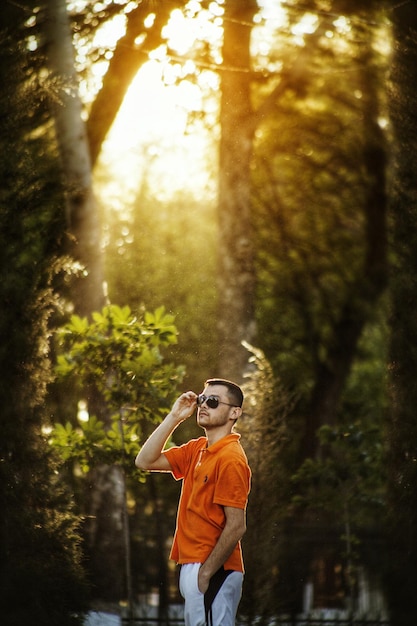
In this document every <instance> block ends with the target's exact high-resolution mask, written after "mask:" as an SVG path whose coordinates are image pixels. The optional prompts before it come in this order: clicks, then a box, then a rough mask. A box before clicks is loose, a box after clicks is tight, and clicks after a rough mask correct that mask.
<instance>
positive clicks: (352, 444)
mask: <svg viewBox="0 0 417 626" xmlns="http://www.w3.org/2000/svg"><path fill="white" fill-rule="evenodd" d="M318 435H319V439H320V443H321V447H322V449H323V455H322V457H321V458H318V459H306V461H305V462H304V463H303V464H302V465H301V467H300V468H299V469H298V471H297V472H296V473H295V475H294V476H293V482H294V484H295V485H296V488H297V491H298V494H297V495H295V496H294V497H293V503H294V504H295V505H303V506H308V507H311V508H313V509H314V508H319V509H320V508H321V509H323V510H325V511H327V512H328V513H331V514H332V516H333V519H334V521H337V520H339V523H341V525H343V524H344V523H345V518H346V514H348V515H349V519H350V522H351V523H355V522H356V525H358V526H360V525H363V524H364V523H366V521H368V523H369V517H368V516H366V514H365V511H366V510H368V511H369V510H370V511H372V513H373V517H375V515H379V514H380V511H381V507H382V506H383V505H384V497H383V493H384V492H383V485H384V482H385V480H384V471H383V467H382V460H383V445H382V442H381V439H380V434H379V427H378V426H376V425H375V426H370V427H367V428H363V426H362V425H361V424H360V423H358V422H356V423H355V422H351V423H349V424H348V425H347V426H343V425H338V426H329V425H324V426H322V427H321V428H320V430H319V433H318Z"/></svg>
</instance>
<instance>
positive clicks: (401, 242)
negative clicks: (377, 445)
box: [386, 3, 417, 626]
mask: <svg viewBox="0 0 417 626" xmlns="http://www.w3.org/2000/svg"><path fill="white" fill-rule="evenodd" d="M393 4H394V5H395V6H394V7H393V11H392V15H393V19H394V58H393V65H392V72H391V91H390V106H391V119H392V123H393V128H394V140H395V153H394V174H393V189H392V194H391V195H392V201H391V223H392V231H393V234H392V258H393V267H392V272H391V310H392V315H391V346H390V387H391V394H392V395H391V410H390V416H389V418H390V419H389V455H388V487H389V491H388V493H389V508H388V513H389V516H388V520H389V526H388V538H389V549H388V562H389V571H388V573H387V577H386V578H387V596H388V602H389V605H390V611H391V617H392V624H401V626H413V625H414V624H416V623H417V606H416V603H415V600H414V590H415V589H416V587H417V490H416V484H417V463H416V440H417V419H416V410H415V407H416V403H417V387H416V384H415V373H416V369H417V351H416V348H415V341H416V337H417V318H416V308H417V279H416V277H417V193H416V188H417V184H416V180H417V173H416V163H417V140H416V137H417V120H416V113H415V103H416V99H417V44H416V41H417V7H416V5H415V4H414V3H402V4H400V5H398V4H396V3H393Z"/></svg>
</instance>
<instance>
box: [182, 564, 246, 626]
mask: <svg viewBox="0 0 417 626" xmlns="http://www.w3.org/2000/svg"><path fill="white" fill-rule="evenodd" d="M200 565H201V563H186V564H185V565H181V572H180V580H179V587H180V593H181V595H182V597H183V598H184V600H185V606H184V620H185V626H206V623H207V622H206V612H205V608H204V594H203V593H201V591H200V590H199V588H198V571H199V569H200ZM242 584H243V574H242V573H241V572H231V573H230V574H229V575H228V576H227V578H226V579H225V581H224V582H223V584H222V586H221V587H220V589H219V591H218V593H217V595H216V597H215V598H214V600H213V604H212V607H211V610H212V624H210V626H235V619H236V612H237V608H238V606H239V602H240V598H241V596H242Z"/></svg>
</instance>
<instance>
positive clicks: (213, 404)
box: [197, 393, 237, 409]
mask: <svg viewBox="0 0 417 626" xmlns="http://www.w3.org/2000/svg"><path fill="white" fill-rule="evenodd" d="M204 403H206V404H207V406H208V407H209V409H217V407H218V406H219V404H226V405H227V406H237V404H229V403H228V402H222V401H221V400H219V399H218V397H217V396H205V395H204V394H203V393H200V395H198V396H197V406H202V405H203V404H204Z"/></svg>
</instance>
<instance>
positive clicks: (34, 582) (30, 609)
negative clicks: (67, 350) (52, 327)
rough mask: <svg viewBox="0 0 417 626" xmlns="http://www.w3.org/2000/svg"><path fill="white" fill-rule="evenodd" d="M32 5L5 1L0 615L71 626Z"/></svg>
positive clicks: (78, 592)
mask: <svg viewBox="0 0 417 626" xmlns="http://www.w3.org/2000/svg"><path fill="white" fill-rule="evenodd" d="M28 4H29V5H30V4H31V3H23V4H16V3H6V4H5V5H4V6H3V7H2V11H1V18H0V23H1V33H2V38H1V44H0V80H1V84H2V86H3V87H2V92H1V96H0V190H1V191H0V216H1V231H0V244H1V245H0V255H1V260H0V262H1V267H2V268H3V276H2V281H1V284H0V299H1V302H2V307H1V314H0V332H1V337H2V341H1V348H0V370H1V385H0V422H1V430H2V437H1V442H0V459H1V462H0V507H1V512H2V513H1V520H0V584H1V598H0V614H1V620H2V622H3V623H5V624H10V626H21V624H24V623H27V622H30V621H32V622H34V623H36V624H39V626H46V625H47V624H49V625H50V626H59V625H61V626H64V625H68V626H69V625H70V624H76V623H79V622H80V617H78V618H77V612H80V611H82V609H83V608H84V607H85V605H84V599H85V593H84V588H83V574H82V570H81V566H80V554H79V549H78V546H79V537H78V536H77V524H76V518H75V517H74V514H73V512H72V506H71V500H70V497H71V496H70V494H69V493H68V492H67V490H66V488H65V485H63V484H60V482H59V481H58V480H57V475H58V465H57V463H56V460H55V459H54V458H53V456H52V455H51V451H50V448H49V445H48V442H47V440H46V437H45V435H44V434H43V430H42V429H43V427H44V426H47V425H48V419H47V417H48V416H47V415H46V412H45V400H46V390H47V385H48V383H49V382H50V379H51V364H50V362H49V358H48V335H49V330H48V326H49V320H50V317H51V314H52V312H53V310H54V308H55V305H56V298H55V296H54V293H53V290H52V284H53V275H54V271H55V269H56V268H57V266H58V264H59V263H58V254H59V240H60V234H61V232H62V227H63V221H62V219H61V215H60V211H61V208H62V206H63V199H62V195H61V193H60V189H59V185H57V184H56V182H55V181H56V180H57V176H58V172H57V168H56V167H55V159H54V151H53V139H52V137H51V135H50V133H48V111H47V108H46V107H45V98H44V92H43V90H42V89H41V87H40V84H39V81H38V79H37V72H36V67H37V64H38V62H40V59H39V57H37V55H36V53H34V54H29V51H28V44H29V40H28V39H26V35H27V32H26V29H25V28H24V27H23V23H24V22H26V20H27V19H28V17H29V16H30V14H31V11H30V9H31V8H32V7H31V6H28Z"/></svg>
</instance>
